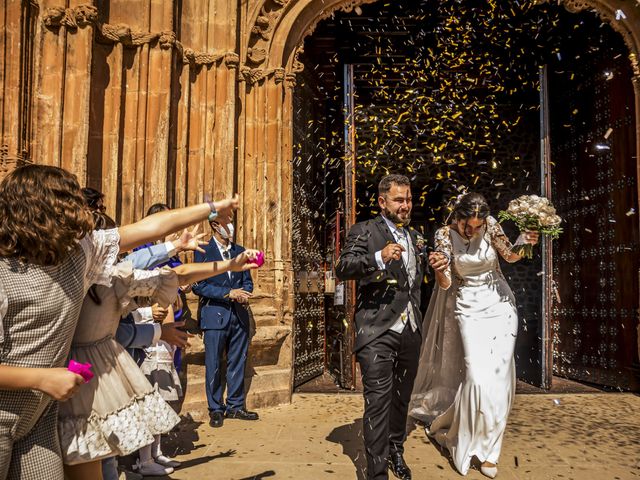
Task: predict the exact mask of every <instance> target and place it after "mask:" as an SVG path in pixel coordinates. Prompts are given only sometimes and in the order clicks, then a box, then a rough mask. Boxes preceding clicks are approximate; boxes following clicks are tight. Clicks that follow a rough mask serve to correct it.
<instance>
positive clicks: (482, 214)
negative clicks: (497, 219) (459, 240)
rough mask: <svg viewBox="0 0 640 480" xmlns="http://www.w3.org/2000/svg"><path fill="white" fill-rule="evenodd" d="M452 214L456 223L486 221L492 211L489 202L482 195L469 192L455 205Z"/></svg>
mask: <svg viewBox="0 0 640 480" xmlns="http://www.w3.org/2000/svg"><path fill="white" fill-rule="evenodd" d="M451 214H452V217H453V219H454V220H455V221H458V220H469V219H471V218H478V219H480V220H486V219H487V217H488V216H489V215H490V214H491V209H490V208H489V204H488V203H487V200H486V199H485V198H484V197H483V196H482V195H481V194H479V193H475V192H469V193H465V194H464V195H463V196H462V198H460V200H459V201H458V202H457V203H456V204H455V206H454V207H453V211H452V212H451Z"/></svg>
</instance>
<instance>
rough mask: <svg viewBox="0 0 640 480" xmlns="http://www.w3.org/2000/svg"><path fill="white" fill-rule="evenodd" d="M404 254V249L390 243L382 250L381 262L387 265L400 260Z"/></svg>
mask: <svg viewBox="0 0 640 480" xmlns="http://www.w3.org/2000/svg"><path fill="white" fill-rule="evenodd" d="M402 252H404V247H403V246H402V245H399V244H397V243H390V244H389V245H387V246H386V247H384V248H383V249H382V252H381V254H382V261H383V262H384V263H389V262H390V261H391V260H400V258H401V257H402Z"/></svg>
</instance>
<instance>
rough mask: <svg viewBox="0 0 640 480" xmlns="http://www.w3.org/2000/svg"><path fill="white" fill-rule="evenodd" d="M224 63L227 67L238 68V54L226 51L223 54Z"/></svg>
mask: <svg viewBox="0 0 640 480" xmlns="http://www.w3.org/2000/svg"><path fill="white" fill-rule="evenodd" d="M224 64H225V65H226V66H227V68H238V66H239V65H240V55H238V54H237V53H236V52H227V53H225V54H224Z"/></svg>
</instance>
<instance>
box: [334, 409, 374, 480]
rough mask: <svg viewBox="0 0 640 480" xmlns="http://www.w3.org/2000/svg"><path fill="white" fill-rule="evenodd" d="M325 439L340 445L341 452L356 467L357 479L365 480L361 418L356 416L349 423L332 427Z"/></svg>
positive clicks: (365, 464)
mask: <svg viewBox="0 0 640 480" xmlns="http://www.w3.org/2000/svg"><path fill="white" fill-rule="evenodd" d="M326 440H328V441H330V442H332V443H337V444H339V445H341V446H342V453H344V454H345V455H347V456H348V457H349V458H350V459H351V461H352V462H353V466H354V467H356V474H357V477H356V478H357V479H358V480H365V479H366V475H365V471H366V467H367V459H366V457H365V453H364V444H363V443H362V442H363V440H362V418H357V419H355V420H354V421H353V423H351V424H349V425H342V426H340V427H337V428H334V429H333V431H332V432H331V433H330V434H329V436H328V437H327V438H326Z"/></svg>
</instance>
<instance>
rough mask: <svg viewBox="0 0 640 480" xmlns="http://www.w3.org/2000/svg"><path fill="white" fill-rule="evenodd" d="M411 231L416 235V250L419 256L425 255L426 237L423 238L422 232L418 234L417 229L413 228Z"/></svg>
mask: <svg viewBox="0 0 640 480" xmlns="http://www.w3.org/2000/svg"><path fill="white" fill-rule="evenodd" d="M411 231H412V232H413V233H414V234H415V238H416V240H415V245H416V250H418V252H417V253H418V255H420V254H422V253H424V249H425V247H426V245H427V243H426V241H425V239H424V237H423V236H422V234H421V233H420V232H418V231H417V230H416V229H415V228H411Z"/></svg>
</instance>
